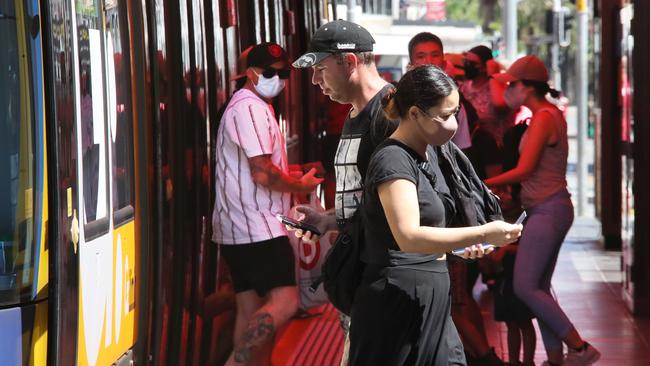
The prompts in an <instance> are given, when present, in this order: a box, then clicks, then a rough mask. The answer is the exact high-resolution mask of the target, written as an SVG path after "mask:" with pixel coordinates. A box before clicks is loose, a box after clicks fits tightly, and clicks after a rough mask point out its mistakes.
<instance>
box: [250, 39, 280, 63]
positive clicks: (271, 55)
mask: <svg viewBox="0 0 650 366" xmlns="http://www.w3.org/2000/svg"><path fill="white" fill-rule="evenodd" d="M280 61H284V62H286V63H287V64H288V63H289V56H287V52H286V51H285V50H284V48H282V47H281V46H280V45H279V44H277V43H273V42H265V43H260V44H258V45H256V46H254V47H253V48H252V49H251V50H250V52H248V57H247V58H246V67H260V68H262V69H266V68H268V67H269V66H271V65H273V64H274V63H276V62H280Z"/></svg>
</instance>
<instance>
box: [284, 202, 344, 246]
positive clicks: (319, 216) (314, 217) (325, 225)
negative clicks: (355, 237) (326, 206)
mask: <svg viewBox="0 0 650 366" xmlns="http://www.w3.org/2000/svg"><path fill="white" fill-rule="evenodd" d="M296 214H297V215H298V217H296V219H297V220H298V221H304V222H306V223H308V224H311V225H314V226H316V228H317V229H318V231H320V232H321V233H322V234H323V235H325V233H326V232H327V231H329V230H330V229H331V225H330V221H331V220H332V219H334V217H333V215H328V214H326V213H324V212H321V211H317V210H315V209H313V208H311V207H309V206H305V205H298V206H296ZM287 230H288V231H293V232H294V235H295V236H296V237H297V238H302V240H303V241H306V242H308V243H314V242H316V241H317V240H318V235H313V233H312V232H311V231H304V232H303V231H302V230H300V229H295V228H293V227H290V226H287Z"/></svg>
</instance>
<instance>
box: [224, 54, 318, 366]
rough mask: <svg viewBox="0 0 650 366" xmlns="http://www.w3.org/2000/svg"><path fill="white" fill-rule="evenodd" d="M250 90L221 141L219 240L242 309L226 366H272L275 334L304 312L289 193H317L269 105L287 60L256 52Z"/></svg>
mask: <svg viewBox="0 0 650 366" xmlns="http://www.w3.org/2000/svg"><path fill="white" fill-rule="evenodd" d="M246 66H247V68H246V71H245V76H246V81H245V84H244V87H243V88H241V89H240V90H238V91H237V92H235V94H233V96H232V99H231V100H230V102H229V103H228V106H227V107H226V109H225V111H224V114H223V117H222V119H221V121H220V125H219V129H218V131H217V136H216V151H217V153H216V158H215V160H216V162H215V192H216V197H215V204H214V211H213V216H212V227H213V231H214V234H213V236H212V240H213V241H214V242H216V243H219V244H220V250H221V253H222V254H223V257H224V259H225V261H226V263H227V264H228V268H229V269H230V272H231V276H232V280H233V285H234V288H235V294H236V301H237V317H236V320H235V331H234V348H233V352H232V354H231V355H230V358H229V359H228V361H227V363H226V365H247V364H255V365H257V364H270V357H271V350H272V346H273V338H274V335H275V331H276V330H277V329H278V328H279V327H280V326H282V325H283V324H285V323H286V322H287V321H288V320H289V318H290V317H291V316H292V315H293V314H294V313H295V311H296V309H297V307H298V293H297V288H296V279H295V268H294V267H295V259H294V255H293V249H292V248H291V244H290V243H289V239H288V237H287V231H286V229H285V228H284V225H283V224H282V223H280V222H279V221H278V220H277V219H276V215H278V214H281V215H283V214H286V213H287V212H288V211H289V208H290V204H291V196H290V192H300V193H307V192H311V191H313V190H314V189H315V188H316V186H318V184H320V183H321V181H322V179H320V178H316V177H315V176H314V174H315V172H316V169H312V170H310V171H309V172H308V173H307V174H305V175H303V176H302V177H300V178H295V177H293V176H291V175H289V165H288V163H287V153H286V151H285V143H284V137H283V135H282V132H281V131H280V128H279V126H278V123H277V121H276V119H275V115H274V112H273V109H272V107H271V105H270V103H271V101H272V100H273V98H275V97H276V96H277V95H278V94H280V92H281V91H282V89H283V88H284V86H285V80H286V79H288V78H289V75H290V68H289V63H288V59H287V54H286V52H285V50H284V49H282V47H280V46H279V45H277V44H275V43H262V44H258V45H256V46H254V47H253V48H252V49H251V50H250V52H249V54H248V58H247V62H246Z"/></svg>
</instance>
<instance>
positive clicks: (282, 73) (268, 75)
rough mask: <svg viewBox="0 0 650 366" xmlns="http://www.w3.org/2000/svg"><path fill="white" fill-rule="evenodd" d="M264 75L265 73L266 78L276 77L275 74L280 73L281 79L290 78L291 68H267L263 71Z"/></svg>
mask: <svg viewBox="0 0 650 366" xmlns="http://www.w3.org/2000/svg"><path fill="white" fill-rule="evenodd" d="M262 75H264V77H265V78H267V79H270V78H272V77H274V76H275V75H278V77H280V79H288V78H289V75H291V70H289V69H281V70H278V69H273V68H271V69H266V70H264V71H263V72H262Z"/></svg>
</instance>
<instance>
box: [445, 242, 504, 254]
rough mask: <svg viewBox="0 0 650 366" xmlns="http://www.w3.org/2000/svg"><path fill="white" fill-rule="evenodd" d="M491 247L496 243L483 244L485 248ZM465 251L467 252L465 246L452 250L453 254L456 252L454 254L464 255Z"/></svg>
mask: <svg viewBox="0 0 650 366" xmlns="http://www.w3.org/2000/svg"><path fill="white" fill-rule="evenodd" d="M490 248H494V245H492V244H483V250H488V249H490ZM463 253H465V248H458V249H454V250H452V251H451V254H454V255H463Z"/></svg>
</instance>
